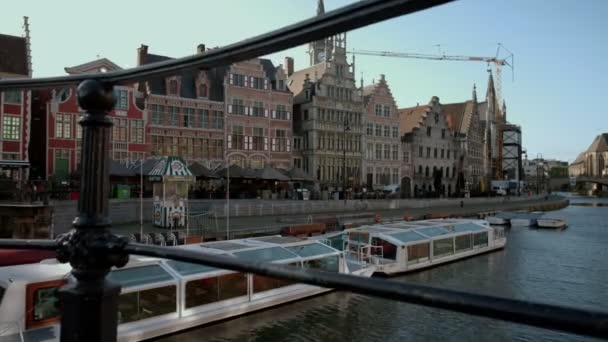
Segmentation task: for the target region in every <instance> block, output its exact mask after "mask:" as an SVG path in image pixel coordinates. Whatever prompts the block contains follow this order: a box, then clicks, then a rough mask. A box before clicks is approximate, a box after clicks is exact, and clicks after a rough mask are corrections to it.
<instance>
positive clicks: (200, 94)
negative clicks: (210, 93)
mask: <svg viewBox="0 0 608 342" xmlns="http://www.w3.org/2000/svg"><path fill="white" fill-rule="evenodd" d="M198 97H207V85H206V84H201V85H200V86H199V87H198Z"/></svg>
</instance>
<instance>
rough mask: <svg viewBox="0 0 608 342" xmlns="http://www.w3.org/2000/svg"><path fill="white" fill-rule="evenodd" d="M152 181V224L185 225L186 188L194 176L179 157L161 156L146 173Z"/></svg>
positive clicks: (172, 227)
mask: <svg viewBox="0 0 608 342" xmlns="http://www.w3.org/2000/svg"><path fill="white" fill-rule="evenodd" d="M148 176H149V178H150V181H152V182H154V225H155V226H157V227H163V228H170V229H179V228H180V227H185V226H186V216H187V215H188V188H189V186H190V183H193V182H194V180H195V178H194V176H193V175H192V172H190V170H189V169H188V167H187V166H186V163H184V161H183V160H182V159H181V158H179V157H162V158H160V159H159V160H158V162H157V163H156V165H155V166H154V167H153V168H152V170H151V171H150V173H149V174H148Z"/></svg>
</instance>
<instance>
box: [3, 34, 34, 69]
mask: <svg viewBox="0 0 608 342" xmlns="http://www.w3.org/2000/svg"><path fill="white" fill-rule="evenodd" d="M0 73H8V74H15V75H24V76H27V75H28V74H29V73H28V67H27V45H26V40H25V38H22V37H15V36H8V35H5V34H0Z"/></svg>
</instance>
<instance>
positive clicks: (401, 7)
mask: <svg viewBox="0 0 608 342" xmlns="http://www.w3.org/2000/svg"><path fill="white" fill-rule="evenodd" d="M450 1H452V0H366V1H359V2H357V3H355V4H352V5H349V6H346V7H344V8H341V9H339V10H335V11H332V12H328V13H326V14H325V15H322V16H318V17H315V18H313V19H309V20H304V21H302V22H299V23H297V24H294V25H290V26H287V27H285V28H282V29H279V30H276V31H273V32H270V33H268V34H264V35H261V36H257V37H254V38H251V39H248V40H245V41H243V42H240V43H236V44H233V45H229V46H226V47H224V48H220V49H215V50H210V51H207V52H205V53H204V54H202V55H195V56H190V57H184V58H181V59H177V60H172V61H167V62H160V63H155V64H149V65H146V66H142V67H138V68H134V69H128V70H121V71H116V72H110V73H106V74H95V75H75V76H66V77H52V78H44V79H31V80H30V79H19V80H0V91H1V90H3V89H23V88H27V89H33V88H52V87H63V86H71V85H74V84H79V85H78V88H77V95H78V102H79V105H80V107H81V108H83V109H84V110H85V111H86V113H85V114H84V115H83V118H82V119H81V120H80V122H79V123H80V125H81V126H82V127H83V144H82V157H83V159H82V164H81V165H82V172H81V182H80V186H81V189H80V190H81V194H82V195H81V197H80V199H79V202H78V210H79V214H78V216H77V217H76V219H75V220H74V229H73V230H72V231H71V232H70V233H68V234H65V235H62V236H60V237H59V238H58V239H57V240H56V241H36V240H0V248H22V249H47V250H56V251H57V259H58V260H59V261H61V262H69V263H70V264H71V266H72V275H73V276H74V278H75V279H76V281H75V282H73V283H70V284H69V285H67V286H66V287H64V288H63V289H62V294H61V296H62V303H63V315H62V318H61V341H100V342H101V341H115V340H116V337H117V316H118V314H117V312H118V311H117V309H118V306H117V299H118V294H119V292H120V288H119V286H117V285H115V284H112V283H110V282H109V281H108V280H107V279H106V275H107V274H108V272H110V270H111V268H112V267H122V266H124V265H125V264H126V263H127V261H128V256H129V254H138V255H147V256H154V257H161V258H168V259H174V260H180V261H185V262H191V263H196V264H205V265H209V266H214V267H219V268H223V269H229V270H236V271H243V272H252V273H256V274H261V275H266V276H271V277H277V278H285V279H290V280H293V281H297V282H301V283H306V284H311V285H317V286H322V287H329V288H336V289H340V290H347V291H353V292H357V293H362V294H366V295H372V296H378V297H383V298H389V299H393V300H399V301H402V302H406V303H413V304H421V305H425V306H430V307H436V308H441V309H447V310H452V311H457V312H462V313H467V314H471V315H476V316H483V317H491V318H496V319H501V320H505V321H511V322H517V323H523V324H528V325H533V326H538V327H543V328H549V329H555V330H560V331H565V332H571V333H577V334H581V335H588V336H595V337H603V338H608V313H605V312H594V311H590V310H583V309H577V308H568V307H561V306H555V305H547V304H541V303H534V302H529V301H520V300H514V299H507V298H500V297H495V296H487V295H480V294H475V293H467V292H461V291H455V290H449V289H442V288H436V287H431V286H425V285H414V284H408V283H402V282H399V283H398V282H395V281H390V280H382V279H363V278H361V277H355V276H351V275H345V274H334V273H327V272H323V271H317V270H304V269H298V268H293V267H289V266H283V265H277V264H267V263H258V262H251V261H247V260H241V259H236V258H226V257H222V256H214V255H206V254H201V253H197V252H194V251H188V250H184V249H177V248H170V247H158V246H149V245H140V244H135V243H129V242H128V240H127V238H125V237H119V236H116V235H113V234H111V233H110V232H109V230H108V227H109V226H110V223H111V222H110V220H109V219H108V193H109V191H108V186H109V176H108V174H109V173H108V171H109V170H108V168H109V163H108V151H109V141H110V139H109V131H110V127H111V126H112V122H111V121H110V120H109V118H108V113H109V112H110V111H111V110H112V108H113V106H114V102H115V99H114V97H113V86H114V85H115V84H120V83H129V82H135V81H142V80H147V79H150V78H155V77H163V76H166V75H171V74H176V73H179V72H180V71H182V70H184V69H207V68H212V67H215V66H220V65H228V64H231V63H234V62H238V61H243V60H247V59H251V58H255V57H258V56H262V55H266V54H269V53H273V52H277V51H280V50H283V49H286V48H291V47H294V46H298V45H301V44H303V43H306V42H309V41H314V40H318V39H322V38H324V37H326V36H330V35H333V34H336V33H338V32H344V31H348V30H352V29H356V28H359V27H363V26H366V25H369V24H373V23H376V22H379V21H382V20H386V19H389V18H393V17H397V16H400V15H404V14H409V13H414V12H417V11H420V10H424V9H427V8H431V7H433V6H436V5H440V4H444V3H447V2H450Z"/></svg>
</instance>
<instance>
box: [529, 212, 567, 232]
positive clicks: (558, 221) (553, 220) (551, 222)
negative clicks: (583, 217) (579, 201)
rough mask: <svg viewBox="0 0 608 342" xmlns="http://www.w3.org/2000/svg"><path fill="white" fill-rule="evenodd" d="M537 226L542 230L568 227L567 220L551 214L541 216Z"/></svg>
mask: <svg viewBox="0 0 608 342" xmlns="http://www.w3.org/2000/svg"><path fill="white" fill-rule="evenodd" d="M536 224H537V225H538V227H540V228H556V229H559V228H564V227H565V226H566V220H564V219H563V218H560V217H555V216H552V215H551V214H546V215H543V216H541V217H540V218H539V219H538V220H536Z"/></svg>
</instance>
